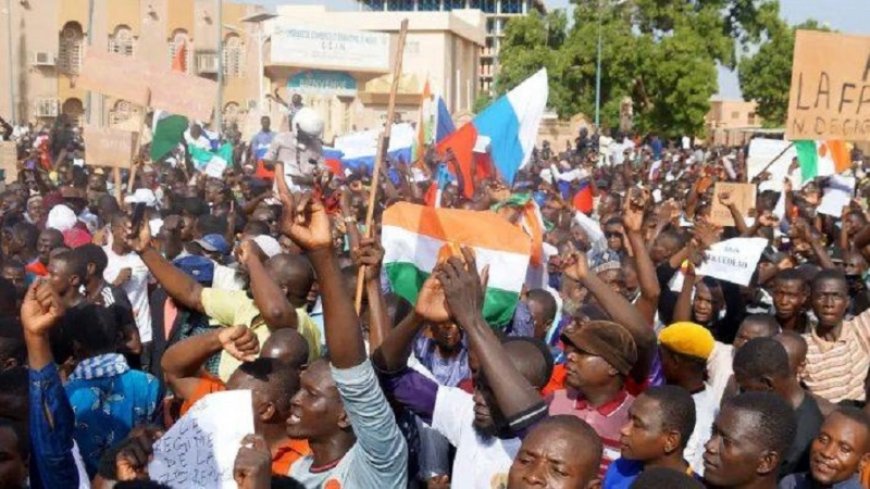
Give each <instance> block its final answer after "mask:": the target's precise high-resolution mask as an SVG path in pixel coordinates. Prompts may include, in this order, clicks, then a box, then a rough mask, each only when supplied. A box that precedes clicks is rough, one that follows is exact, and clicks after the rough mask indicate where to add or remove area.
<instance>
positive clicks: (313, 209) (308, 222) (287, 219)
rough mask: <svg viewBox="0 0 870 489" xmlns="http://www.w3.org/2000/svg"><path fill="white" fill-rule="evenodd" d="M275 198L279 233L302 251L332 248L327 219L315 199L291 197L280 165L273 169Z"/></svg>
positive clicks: (304, 196) (319, 203)
mask: <svg viewBox="0 0 870 489" xmlns="http://www.w3.org/2000/svg"><path fill="white" fill-rule="evenodd" d="M275 175H277V176H276V178H275V181H276V182H277V187H278V198H279V200H281V204H282V205H283V206H284V211H283V213H282V215H281V232H282V233H284V234H285V235H286V236H287V237H288V238H290V239H292V240H293V241H294V242H295V243H296V244H297V245H299V247H301V248H302V249H304V250H306V251H313V250H317V249H324V248H329V247H330V246H332V231H331V229H330V226H329V216H327V215H326V208H324V207H323V203H322V202H320V200H319V199H316V198H314V197H313V196H312V195H299V196H297V195H293V193H291V192H290V189H289V188H288V187H287V181H286V180H285V179H284V165H283V164H282V163H278V164H277V165H275Z"/></svg>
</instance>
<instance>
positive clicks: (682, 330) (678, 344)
mask: <svg viewBox="0 0 870 489" xmlns="http://www.w3.org/2000/svg"><path fill="white" fill-rule="evenodd" d="M659 343H661V344H662V346H664V347H666V348H667V349H668V350H670V351H672V352H674V353H679V354H682V355H686V356H690V357H695V358H700V359H702V360H706V359H707V358H709V357H710V354H711V353H713V347H714V346H715V344H716V340H714V339H713V334H712V333H710V330H708V329H707V328H705V327H703V326H701V325H700V324H695V323H692V322H689V321H681V322H679V323H674V324H672V325H670V326H668V327H667V328H665V329H663V330H662V331H661V332H660V333H659Z"/></svg>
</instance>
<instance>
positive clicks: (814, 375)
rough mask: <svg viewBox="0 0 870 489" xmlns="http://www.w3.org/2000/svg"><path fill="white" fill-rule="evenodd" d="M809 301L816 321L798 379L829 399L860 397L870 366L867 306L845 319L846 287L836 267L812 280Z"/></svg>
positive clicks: (806, 337) (807, 336)
mask: <svg viewBox="0 0 870 489" xmlns="http://www.w3.org/2000/svg"><path fill="white" fill-rule="evenodd" d="M810 300H811V302H812V307H813V311H814V312H815V314H816V317H818V318H819V322H818V324H816V326H815V328H813V330H811V331H810V332H809V333H807V334H804V335H803V336H804V338H805V339H806V340H807V361H806V369H805V370H804V372H803V375H802V376H801V380H802V381H803V382H804V384H805V385H806V386H807V388H809V390H810V392H812V393H813V394H815V395H817V396H820V397H823V398H825V399H827V400H828V401H831V402H832V403H837V402H840V401H842V400H846V399H849V400H854V401H864V400H865V399H866V392H865V381H866V380H867V372H868V369H870V310H867V311H864V312H863V313H862V314H860V315H858V316H855V317H853V318H851V319H849V320H845V316H846V310H847V309H848V307H849V288H848V284H847V283H846V277H845V276H844V275H843V272H841V271H839V270H822V271H821V272H819V274H818V275H817V276H816V278H815V279H814V280H813V287H812V296H811V299H810Z"/></svg>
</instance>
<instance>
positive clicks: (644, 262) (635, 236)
mask: <svg viewBox="0 0 870 489" xmlns="http://www.w3.org/2000/svg"><path fill="white" fill-rule="evenodd" d="M643 207H644V206H643V205H640V206H638V205H635V203H633V202H632V201H631V199H625V205H624V209H623V214H622V224H623V226H624V227H625V232H626V236H627V237H628V242H629V244H630V245H631V249H632V250H633V251H634V263H635V267H636V268H637V280H638V283H639V284H640V299H638V301H637V303H635V307H637V310H638V311H639V312H640V314H641V315H642V316H643V317H644V319H645V320H646V321H647V324H648V325H652V324H653V321H654V320H655V315H656V309H657V308H658V305H659V296H660V295H661V292H662V290H661V287H660V286H659V280H658V277H656V267H655V265H654V264H653V262H652V259H651V258H650V256H649V252H648V251H647V249H646V246H644V242H643V235H642V234H641V232H642V229H643Z"/></svg>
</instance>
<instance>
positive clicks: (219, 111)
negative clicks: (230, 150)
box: [214, 0, 224, 132]
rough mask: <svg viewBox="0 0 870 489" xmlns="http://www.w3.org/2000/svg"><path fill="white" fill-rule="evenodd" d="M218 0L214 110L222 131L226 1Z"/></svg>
mask: <svg viewBox="0 0 870 489" xmlns="http://www.w3.org/2000/svg"><path fill="white" fill-rule="evenodd" d="M216 1H217V22H216V23H217V36H218V49H217V51H218V52H217V59H218V69H217V83H218V94H217V107H215V111H214V120H215V126H216V127H215V130H216V131H218V132H221V130H222V128H223V106H224V36H223V34H224V2H223V0H216Z"/></svg>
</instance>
